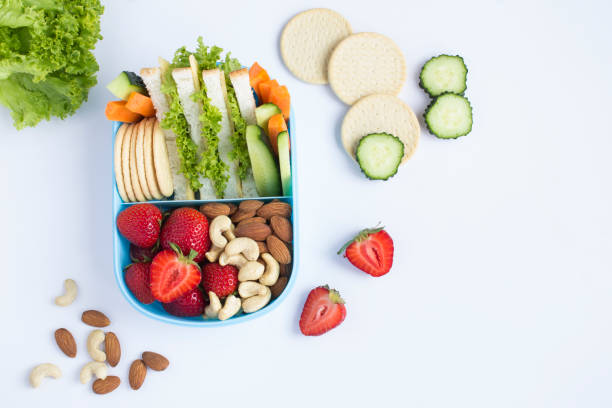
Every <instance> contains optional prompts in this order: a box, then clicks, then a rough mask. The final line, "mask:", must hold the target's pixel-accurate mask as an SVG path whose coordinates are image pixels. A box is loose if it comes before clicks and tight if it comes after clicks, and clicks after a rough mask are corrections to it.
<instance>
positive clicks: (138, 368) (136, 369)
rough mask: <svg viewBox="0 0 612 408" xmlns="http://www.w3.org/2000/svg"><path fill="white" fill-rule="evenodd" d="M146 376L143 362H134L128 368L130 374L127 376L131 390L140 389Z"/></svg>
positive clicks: (145, 367)
mask: <svg viewBox="0 0 612 408" xmlns="http://www.w3.org/2000/svg"><path fill="white" fill-rule="evenodd" d="M146 376H147V366H146V365H145V363H144V361H142V360H134V362H133V363H132V365H131V366H130V373H129V375H128V380H129V382H130V387H132V389H133V390H137V389H139V388H140V387H142V383H144V380H145V377H146Z"/></svg>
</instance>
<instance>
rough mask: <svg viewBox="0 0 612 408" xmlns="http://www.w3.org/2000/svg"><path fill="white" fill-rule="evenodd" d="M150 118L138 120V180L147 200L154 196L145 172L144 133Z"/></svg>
mask: <svg viewBox="0 0 612 408" xmlns="http://www.w3.org/2000/svg"><path fill="white" fill-rule="evenodd" d="M146 122H148V119H143V120H141V121H140V122H138V125H136V126H137V131H136V173H137V174H138V182H139V183H140V188H141V189H142V194H144V196H145V198H146V199H147V200H151V199H152V198H153V196H152V195H151V192H150V191H149V185H148V184H147V176H146V174H145V163H144V155H145V153H144V134H145V125H146Z"/></svg>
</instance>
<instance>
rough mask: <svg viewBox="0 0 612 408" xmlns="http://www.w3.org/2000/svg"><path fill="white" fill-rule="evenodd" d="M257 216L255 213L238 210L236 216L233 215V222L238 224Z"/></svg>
mask: <svg viewBox="0 0 612 408" xmlns="http://www.w3.org/2000/svg"><path fill="white" fill-rule="evenodd" d="M254 216H255V211H244V210H240V209H239V210H238V211H236V214H234V215H232V222H233V223H234V224H238V223H239V222H240V221H243V220H246V219H247V218H251V217H254Z"/></svg>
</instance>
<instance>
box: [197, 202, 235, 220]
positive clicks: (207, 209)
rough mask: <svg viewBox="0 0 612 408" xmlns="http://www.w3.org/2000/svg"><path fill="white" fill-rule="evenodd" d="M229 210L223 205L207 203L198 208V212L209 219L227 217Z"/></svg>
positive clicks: (227, 206) (228, 207)
mask: <svg viewBox="0 0 612 408" xmlns="http://www.w3.org/2000/svg"><path fill="white" fill-rule="evenodd" d="M230 211H231V208H230V206H229V205H227V204H225V203H207V204H204V205H202V206H200V212H201V213H202V214H204V215H205V216H207V217H208V218H210V219H213V218H215V217H218V216H220V215H229V214H230Z"/></svg>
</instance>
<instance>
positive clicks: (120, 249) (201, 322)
mask: <svg viewBox="0 0 612 408" xmlns="http://www.w3.org/2000/svg"><path fill="white" fill-rule="evenodd" d="M121 124H122V123H121V122H113V141H114V140H115V134H116V133H117V130H118V129H119V127H120V126H121ZM289 138H290V142H291V183H292V189H291V191H292V195H291V196H288V197H265V198H261V197H258V198H257V199H258V200H261V201H263V202H269V201H271V200H273V199H275V198H276V199H279V200H281V201H284V202H286V203H289V204H290V205H291V208H292V214H291V221H292V224H293V251H292V265H291V266H292V268H291V276H290V277H289V281H288V283H287V287H286V288H285V290H284V291H283V293H282V294H281V295H280V296H279V297H278V298H276V299H273V300H272V301H271V302H270V303H269V304H267V305H266V306H265V307H264V308H263V309H261V310H258V311H257V312H255V313H250V314H245V313H243V314H240V315H237V316H234V317H232V318H230V319H228V320H224V321H220V320H205V319H203V318H202V317H201V316H195V317H177V316H172V315H171V314H169V313H167V312H166V311H165V310H164V308H163V307H162V305H161V303H159V302H154V303H152V304H150V305H144V304H142V303H140V302H139V301H138V299H136V298H135V297H134V295H132V292H130V290H129V289H128V288H127V286H126V285H125V281H124V279H123V268H124V267H125V266H126V265H128V264H130V263H131V260H130V244H129V242H128V241H127V240H126V239H125V238H123V237H122V236H121V234H119V231H118V230H117V226H116V224H114V227H113V229H114V234H113V250H114V273H115V280H116V281H117V285H119V289H120V290H121V293H122V294H123V296H124V297H125V299H126V300H127V301H128V303H129V304H130V305H132V307H134V308H135V309H136V310H138V311H139V312H141V313H142V314H144V315H145V316H148V317H150V318H152V319H155V320H159V321H161V322H165V323H172V324H176V325H181V326H193V327H215V326H227V325H230V324H235V323H242V322H246V321H248V320H252V319H255V318H257V317H261V316H263V315H265V314H267V313H269V312H271V311H272V310H274V309H275V308H276V307H278V305H280V304H281V303H282V301H283V300H284V299H285V298H286V297H287V295H288V294H289V292H290V291H291V289H292V288H293V285H294V283H295V279H296V276H297V265H298V255H299V251H298V248H299V233H298V217H297V210H298V208H297V200H296V193H297V183H296V180H297V177H296V168H297V166H296V162H295V160H296V156H295V148H296V143H295V115H294V113H293V110H292V111H291V120H290V121H289ZM114 173H115V172H114V171H113V220H115V219H116V218H117V214H119V212H120V211H121V210H123V209H125V208H127V207H129V206H130V205H133V204H135V203H124V202H123V201H122V200H121V197H120V196H119V192H118V191H117V182H116V180H115V174H114ZM245 199H247V198H244V199H223V200H185V201H170V200H159V201H155V200H152V201H147V202H148V203H151V204H155V205H157V206H158V207H160V208H161V209H162V211H163V210H166V209H172V208H178V207H183V206H189V207H199V206H200V205H202V204H204V203H209V202H230V203H235V204H238V203H240V201H243V200H245Z"/></svg>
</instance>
